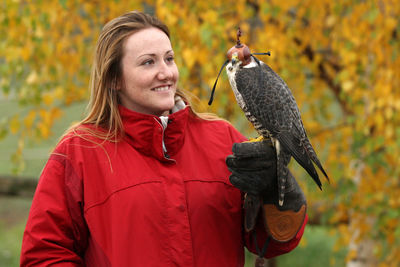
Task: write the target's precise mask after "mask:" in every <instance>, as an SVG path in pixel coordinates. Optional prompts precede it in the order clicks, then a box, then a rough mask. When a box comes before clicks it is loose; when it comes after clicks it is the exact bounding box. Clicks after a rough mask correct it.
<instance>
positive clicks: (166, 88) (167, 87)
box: [151, 85, 170, 92]
mask: <svg viewBox="0 0 400 267" xmlns="http://www.w3.org/2000/svg"><path fill="white" fill-rule="evenodd" d="M169 89H170V86H169V85H166V86H161V87H156V88H153V89H151V90H152V91H155V92H163V91H168V90H169Z"/></svg>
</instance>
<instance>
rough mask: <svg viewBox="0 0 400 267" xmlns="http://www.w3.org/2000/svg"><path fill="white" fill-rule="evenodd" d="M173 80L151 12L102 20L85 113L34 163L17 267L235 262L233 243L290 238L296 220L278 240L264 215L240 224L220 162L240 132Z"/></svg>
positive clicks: (168, 52) (164, 34) (284, 245)
mask: <svg viewBox="0 0 400 267" xmlns="http://www.w3.org/2000/svg"><path fill="white" fill-rule="evenodd" d="M178 79H179V73H178V69H177V66H176V65H175V62H174V52H173V48H172V47H171V42H170V39H169V31H168V28H167V26H165V25H164V24H163V23H162V22H160V21H159V20H158V19H156V18H155V17H152V16H149V15H146V14H144V13H141V12H129V13H127V14H124V15H122V16H120V17H117V18H115V19H113V20H111V21H110V22H109V23H107V24H106V25H105V26H104V28H103V30H102V32H101V33H100V37H99V40H98V43H97V47H96V53H95V59H94V63H93V69H92V73H91V84H90V88H91V96H90V102H89V106H88V114H87V116H86V118H85V119H83V120H82V121H81V122H79V123H78V124H76V125H75V126H73V127H72V128H70V129H69V130H67V132H66V134H65V135H64V136H63V137H62V139H61V141H60V142H59V143H58V144H57V146H56V148H55V149H54V151H53V153H52V154H51V155H50V158H49V160H48V162H47V163H46V166H45V167H44V169H43V172H42V174H41V177H40V180H39V184H38V186H37V189H36V192H35V196H34V199H33V202H32V206H31V210H30V214H29V219H28V222H27V225H26V229H25V232H24V238H23V243H22V252H21V266H38V265H46V266H48V265H53V264H54V265H56V264H64V265H63V266H88V267H90V266H243V265H244V246H246V247H247V248H248V249H249V250H250V251H252V252H256V251H257V250H259V249H258V248H259V247H262V246H263V245H264V244H268V249H266V247H265V248H264V250H261V251H260V250H259V254H261V255H262V256H265V257H273V256H276V255H280V254H283V253H286V252H289V251H290V250H292V249H293V248H294V247H296V246H297V244H298V242H299V241H300V238H301V236H302V234H303V230H304V226H305V222H306V219H305V220H304V222H302V227H301V229H300V230H299V231H298V232H297V233H295V235H294V236H291V237H290V239H289V240H286V241H285V242H278V241H276V240H273V239H272V237H271V235H269V234H268V233H267V229H266V228H265V227H264V225H263V216H258V217H259V220H258V224H257V227H256V228H254V229H253V230H252V232H245V231H244V230H243V217H245V213H246V211H245V210H244V209H243V197H244V194H245V193H246V192H247V191H246V192H241V191H240V190H239V189H238V188H236V187H234V186H233V185H232V184H231V182H230V180H229V177H230V174H231V173H230V171H229V169H228V168H227V165H226V163H225V158H226V157H227V156H228V155H229V154H231V153H232V152H231V151H232V146H233V144H234V143H240V142H243V141H245V140H246V138H245V137H244V136H243V135H242V134H240V133H239V132H238V131H237V130H236V129H235V128H233V126H232V125H231V124H230V123H228V122H226V121H224V120H222V119H216V118H217V117H216V116H215V115H214V116H211V117H210V116H206V115H204V114H197V113H196V112H195V111H194V110H193V109H192V107H191V105H190V102H189V101H188V99H187V97H186V96H185V94H184V93H183V92H182V91H181V90H179V89H178V88H177V84H178ZM205 118H213V119H205ZM270 149H271V148H270ZM261 155H264V154H261ZM272 155H274V154H272ZM258 158H259V159H260V156H258ZM261 159H262V160H266V161H267V162H266V163H265V164H263V165H262V167H260V166H258V167H257V171H260V169H261V170H262V171H265V170H267V173H269V174H271V175H270V177H269V178H270V179H276V177H275V176H274V174H273V170H272V169H271V168H270V167H269V166H275V165H276V164H275V162H274V159H272V158H271V159H270V158H268V159H267V158H264V157H263V156H261ZM270 161H271V162H270ZM235 162H236V161H235ZM239 162H240V160H239ZM247 162H249V161H247ZM250 162H253V160H250ZM245 166H246V167H248V168H247V170H248V171H249V170H250V171H251V170H252V168H253V167H251V166H250V165H249V166H247V165H246V164H245ZM235 175H236V178H237V177H239V176H240V172H236V174H235ZM265 246H266V245H265Z"/></svg>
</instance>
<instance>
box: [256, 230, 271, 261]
mask: <svg viewBox="0 0 400 267" xmlns="http://www.w3.org/2000/svg"><path fill="white" fill-rule="evenodd" d="M253 238H254V244H255V246H256V250H257V254H258V257H257V259H256V262H255V264H254V266H255V267H263V266H264V255H265V253H266V252H267V248H268V245H269V241H270V240H271V237H269V236H268V237H267V240H266V241H265V243H264V246H263V248H262V250H260V248H259V247H258V242H257V234H256V231H253Z"/></svg>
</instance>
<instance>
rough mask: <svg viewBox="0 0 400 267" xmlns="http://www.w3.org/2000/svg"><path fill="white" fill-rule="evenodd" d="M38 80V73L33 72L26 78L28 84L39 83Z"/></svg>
mask: <svg viewBox="0 0 400 267" xmlns="http://www.w3.org/2000/svg"><path fill="white" fill-rule="evenodd" d="M37 80H38V75H37V73H36V71H32V72H31V73H30V74H29V75H28V77H27V78H26V83H27V84H34V83H36V82H37Z"/></svg>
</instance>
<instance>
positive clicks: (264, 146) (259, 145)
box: [232, 140, 276, 159]
mask: <svg viewBox="0 0 400 267" xmlns="http://www.w3.org/2000/svg"><path fill="white" fill-rule="evenodd" d="M232 152H233V154H234V155H235V156H236V157H239V158H246V157H263V158H268V159H273V158H275V157H276V153H275V149H274V148H273V146H272V144H271V141H269V140H268V141H263V142H250V143H235V144H233V146H232Z"/></svg>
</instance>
